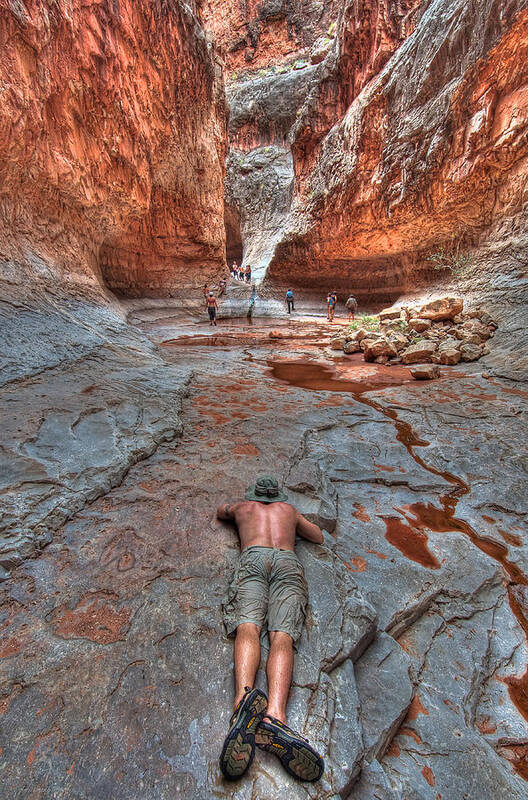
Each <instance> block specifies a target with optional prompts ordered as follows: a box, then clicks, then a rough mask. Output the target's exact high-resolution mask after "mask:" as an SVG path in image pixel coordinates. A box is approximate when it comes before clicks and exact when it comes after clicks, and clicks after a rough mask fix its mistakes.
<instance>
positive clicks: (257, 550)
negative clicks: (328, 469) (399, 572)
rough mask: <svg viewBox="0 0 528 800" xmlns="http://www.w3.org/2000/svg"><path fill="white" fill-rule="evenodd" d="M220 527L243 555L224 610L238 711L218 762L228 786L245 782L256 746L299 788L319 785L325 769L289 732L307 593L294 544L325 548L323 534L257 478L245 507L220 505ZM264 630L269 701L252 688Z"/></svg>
mask: <svg viewBox="0 0 528 800" xmlns="http://www.w3.org/2000/svg"><path fill="white" fill-rule="evenodd" d="M217 517H218V519H221V520H226V521H229V522H234V523H235V525H236V526H237V529H238V535H239V537H240V549H241V555H240V560H239V563H238V566H237V568H236V570H235V573H234V576H233V579H232V581H231V584H230V586H229V592H228V597H227V600H226V603H225V604H224V605H223V607H222V609H223V616H224V623H225V626H226V630H227V633H228V635H233V634H235V636H236V638H235V651H234V667H235V710H234V712H233V715H232V717H231V721H230V726H229V731H228V733H227V736H226V738H225V741H224V745H223V748H222V754H221V756H220V768H221V770H222V773H223V774H224V775H225V777H226V778H228V779H230V780H235V779H237V778H240V777H241V776H242V775H243V774H244V773H245V772H246V770H247V769H248V767H249V766H250V764H251V763H252V761H253V758H254V755H255V745H257V746H258V747H260V748H261V749H263V750H267V751H268V752H271V753H274V754H275V755H276V756H277V757H278V758H279V759H280V761H281V763H282V765H283V767H284V768H285V769H286V771H287V772H288V773H289V774H290V775H292V776H293V777H294V778H296V779H297V780H303V781H316V780H319V778H320V777H321V775H322V774H323V770H324V761H323V759H322V758H321V756H320V755H319V753H317V751H316V750H315V749H314V748H313V747H312V746H311V745H310V744H309V742H308V741H307V740H306V739H305V738H304V737H303V736H300V735H299V734H298V733H296V732H295V731H293V730H292V729H291V728H289V727H288V726H287V724H286V705H287V701H288V694H289V691H290V685H291V679H292V674H293V660H294V654H293V648H294V643H295V642H296V641H297V639H298V638H299V636H300V635H301V630H302V626H303V623H304V616H305V612H306V604H307V600H308V587H307V584H306V580H305V577H304V570H303V566H302V564H301V562H300V560H299V558H298V557H297V556H296V554H295V536H296V534H297V535H298V536H301V537H302V538H303V539H307V540H308V541H309V542H315V543H317V544H322V543H323V533H322V531H321V529H320V528H319V527H318V526H317V525H315V524H314V523H313V522H309V520H307V519H306V518H305V517H303V516H302V514H300V513H299V512H298V511H297V510H296V509H295V508H294V507H293V506H292V505H290V504H289V503H288V497H287V495H286V494H285V493H284V492H283V491H281V490H280V488H279V483H278V481H277V479H276V478H273V477H271V476H269V475H263V476H261V477H259V478H258V479H257V481H256V483H255V485H254V486H250V487H249V488H248V489H247V491H246V494H245V499H244V500H238V501H235V502H230V503H223V504H222V505H221V506H220V507H219V508H218V510H217ZM266 630H267V632H268V635H269V640H270V650H269V655H268V660H267V665H266V674H267V678H268V691H269V698H268V697H266V695H265V694H264V692H262V691H261V690H260V689H255V688H254V683H255V676H256V674H257V670H258V668H259V664H260V635H261V632H262V633H264V632H265V631H266Z"/></svg>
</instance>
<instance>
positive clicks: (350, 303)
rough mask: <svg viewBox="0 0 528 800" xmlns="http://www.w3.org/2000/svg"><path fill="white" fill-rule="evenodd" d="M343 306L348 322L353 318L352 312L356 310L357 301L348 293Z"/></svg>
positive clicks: (354, 312)
mask: <svg viewBox="0 0 528 800" xmlns="http://www.w3.org/2000/svg"><path fill="white" fill-rule="evenodd" d="M345 308H346V310H347V311H348V321H349V322H350V320H352V319H354V314H356V313H357V310H358V302H357V300H356V298H355V297H354V295H353V294H349V295H348V300H347V301H346V303H345Z"/></svg>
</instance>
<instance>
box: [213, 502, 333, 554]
mask: <svg viewBox="0 0 528 800" xmlns="http://www.w3.org/2000/svg"><path fill="white" fill-rule="evenodd" d="M217 516H218V518H219V519H223V520H232V521H233V522H235V523H236V526H237V528H238V535H239V536H240V549H241V550H245V549H246V548H247V547H252V546H255V545H258V546H260V547H275V548H279V549H280V550H291V551H292V552H293V551H294V549H295V535H296V534H297V535H298V536H301V537H302V538H303V539H308V541H310V542H316V543H317V544H322V542H323V534H322V532H321V529H320V528H319V527H318V526H317V525H315V524H314V523H313V522H309V521H308V520H307V519H306V518H305V517H303V515H302V514H300V513H299V512H298V511H297V510H296V509H295V508H294V507H293V506H291V505H290V504H289V503H282V502H275V503H270V504H265V503H259V502H257V501H254V500H239V501H236V502H234V503H224V504H223V505H221V506H220V508H219V509H218V511H217Z"/></svg>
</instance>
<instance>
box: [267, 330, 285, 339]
mask: <svg viewBox="0 0 528 800" xmlns="http://www.w3.org/2000/svg"><path fill="white" fill-rule="evenodd" d="M268 336H269V338H270V339H284V337H285V334H284V333H283V332H282V331H270V332H269V334H268Z"/></svg>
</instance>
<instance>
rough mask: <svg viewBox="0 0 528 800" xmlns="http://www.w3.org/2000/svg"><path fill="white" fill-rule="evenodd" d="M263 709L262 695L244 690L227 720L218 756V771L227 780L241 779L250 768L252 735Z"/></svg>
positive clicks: (255, 690) (252, 746) (264, 699)
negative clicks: (220, 751)
mask: <svg viewBox="0 0 528 800" xmlns="http://www.w3.org/2000/svg"><path fill="white" fill-rule="evenodd" d="M267 705H268V698H267V697H266V695H265V694H264V692H261V691H260V689H250V688H249V687H246V690H245V694H244V696H243V698H242V700H241V701H240V703H239V704H238V705H237V707H236V708H235V710H234V712H233V716H232V717H231V721H230V723H229V731H228V734H227V736H226V738H225V741H224V746H223V747H222V754H221V756H220V769H221V770H222V773H223V774H224V776H225V777H226V778H227V779H228V780H230V781H235V780H237V778H241V777H242V775H243V774H244V773H245V772H246V770H247V769H248V768H249V767H250V766H251V762H252V761H253V758H254V756H255V733H256V730H257V727H258V725H259V722H260V721H261V720H262V717H263V716H264V712H265V711H266V708H267Z"/></svg>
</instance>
